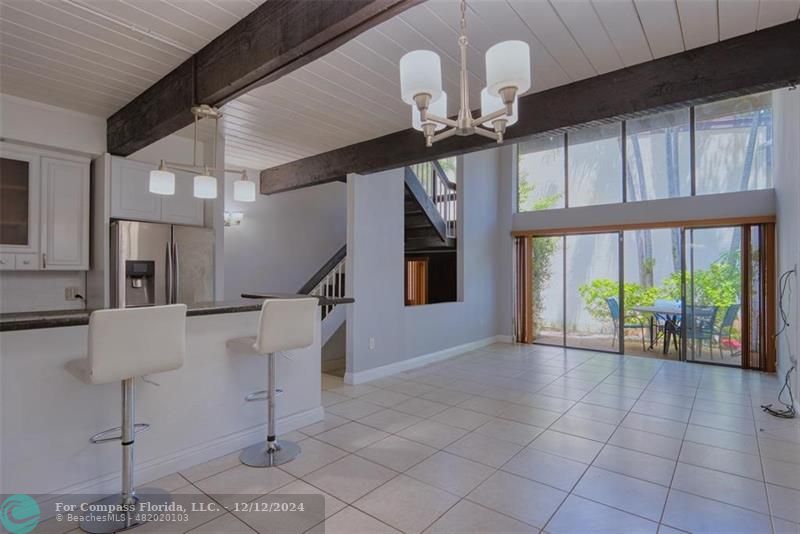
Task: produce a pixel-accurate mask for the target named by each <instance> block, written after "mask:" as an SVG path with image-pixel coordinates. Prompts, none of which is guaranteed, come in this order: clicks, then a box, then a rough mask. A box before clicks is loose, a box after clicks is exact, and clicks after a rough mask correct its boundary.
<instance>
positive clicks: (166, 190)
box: [149, 170, 175, 195]
mask: <svg viewBox="0 0 800 534" xmlns="http://www.w3.org/2000/svg"><path fill="white" fill-rule="evenodd" d="M149 190H150V192H151V193H155V194H157V195H174V194H175V174H174V173H171V172H169V171H162V170H155V171H150V186H149Z"/></svg>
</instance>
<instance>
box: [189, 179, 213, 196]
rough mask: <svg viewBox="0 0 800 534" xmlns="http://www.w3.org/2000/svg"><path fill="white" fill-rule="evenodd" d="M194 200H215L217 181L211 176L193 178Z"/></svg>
mask: <svg viewBox="0 0 800 534" xmlns="http://www.w3.org/2000/svg"><path fill="white" fill-rule="evenodd" d="M194 196H195V198H217V179H216V178H214V177H213V176H204V175H202V174H201V175H198V176H195V177H194Z"/></svg>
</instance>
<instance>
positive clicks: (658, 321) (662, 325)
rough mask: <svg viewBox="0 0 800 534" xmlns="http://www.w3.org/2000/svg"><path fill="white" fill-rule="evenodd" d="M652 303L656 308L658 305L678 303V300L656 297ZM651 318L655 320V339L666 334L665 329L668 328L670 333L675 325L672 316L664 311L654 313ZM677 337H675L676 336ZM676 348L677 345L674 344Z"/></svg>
mask: <svg viewBox="0 0 800 534" xmlns="http://www.w3.org/2000/svg"><path fill="white" fill-rule="evenodd" d="M653 305H654V306H655V307H656V308H657V307H659V306H675V305H678V306H679V305H680V301H679V300H667V299H657V300H656V301H655V302H654V303H653ZM653 319H654V320H655V327H656V336H655V338H656V341H658V340H659V339H661V338H662V337H663V336H664V335H666V330H667V329H668V328H669V329H670V333H674V330H675V327H676V326H677V324H676V321H673V317H671V316H670V315H668V314H665V313H654V314H653ZM676 339H677V338H676ZM676 348H677V345H676Z"/></svg>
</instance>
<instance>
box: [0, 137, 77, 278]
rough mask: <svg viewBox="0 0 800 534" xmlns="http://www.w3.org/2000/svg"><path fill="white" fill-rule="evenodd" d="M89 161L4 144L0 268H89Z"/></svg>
mask: <svg viewBox="0 0 800 534" xmlns="http://www.w3.org/2000/svg"><path fill="white" fill-rule="evenodd" d="M89 186H90V177H89V160H88V158H83V157H80V156H72V155H62V154H60V153H58V152H52V151H46V150H41V149H37V148H33V147H28V146H22V145H15V144H10V143H0V270H17V271H38V270H42V269H48V270H49V269H53V270H70V271H81V270H88V269H89V212H90V208H89V198H90V196H89V195H90V193H89Z"/></svg>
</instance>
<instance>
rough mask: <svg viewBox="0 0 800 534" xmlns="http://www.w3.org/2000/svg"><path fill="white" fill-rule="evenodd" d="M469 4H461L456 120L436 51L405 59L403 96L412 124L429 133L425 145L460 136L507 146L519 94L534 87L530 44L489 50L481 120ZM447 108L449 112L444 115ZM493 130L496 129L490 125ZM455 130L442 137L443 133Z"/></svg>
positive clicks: (411, 54) (505, 44)
mask: <svg viewBox="0 0 800 534" xmlns="http://www.w3.org/2000/svg"><path fill="white" fill-rule="evenodd" d="M466 13H467V2H466V0H461V35H460V36H459V38H458V46H459V48H460V49H461V72H460V87H459V94H460V100H459V108H458V116H457V118H456V120H452V119H449V118H448V117H447V113H446V111H447V93H445V92H444V91H442V64H441V59H440V58H439V55H438V54H437V53H436V52H433V51H430V50H414V51H413V52H409V53H407V54H405V55H404V56H403V57H402V58H400V92H401V95H402V98H403V101H404V102H405V103H407V104H410V105H411V106H412V111H411V114H412V118H411V125H412V126H413V127H414V128H415V129H417V130H419V131H421V132H422V133H423V134H425V143H426V145H427V146H431V145H432V144H433V143H435V142H436V141H440V140H442V139H447V138H448V137H452V136H454V135H460V136H467V135H472V134H478V135H482V136H484V137H488V138H490V139H494V140H496V141H497V142H498V143H502V142H503V135H504V134H505V131H506V127H507V126H510V125H512V124H514V123H515V122H517V113H518V112H517V105H518V99H517V97H518V96H519V94H521V93H524V92H525V91H527V90H528V89H530V88H531V51H530V47H529V46H528V43H526V42H524V41H503V42H501V43H497V44H496V45H494V46H492V47H491V48H489V49H488V50H487V51H486V88H485V89H483V91H482V93H481V116H480V117H478V118H474V117H473V116H472V110H470V108H469V74H468V70H467V44H468V43H469V41H467V15H466ZM441 110H444V113H442V112H441ZM487 124H488V126H491V129H489V128H487V127H486V126H485V125H487ZM443 128H449V129H448V130H445V131H443V132H441V133H438V134H437V133H436V131H437V130H440V129H443Z"/></svg>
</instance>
